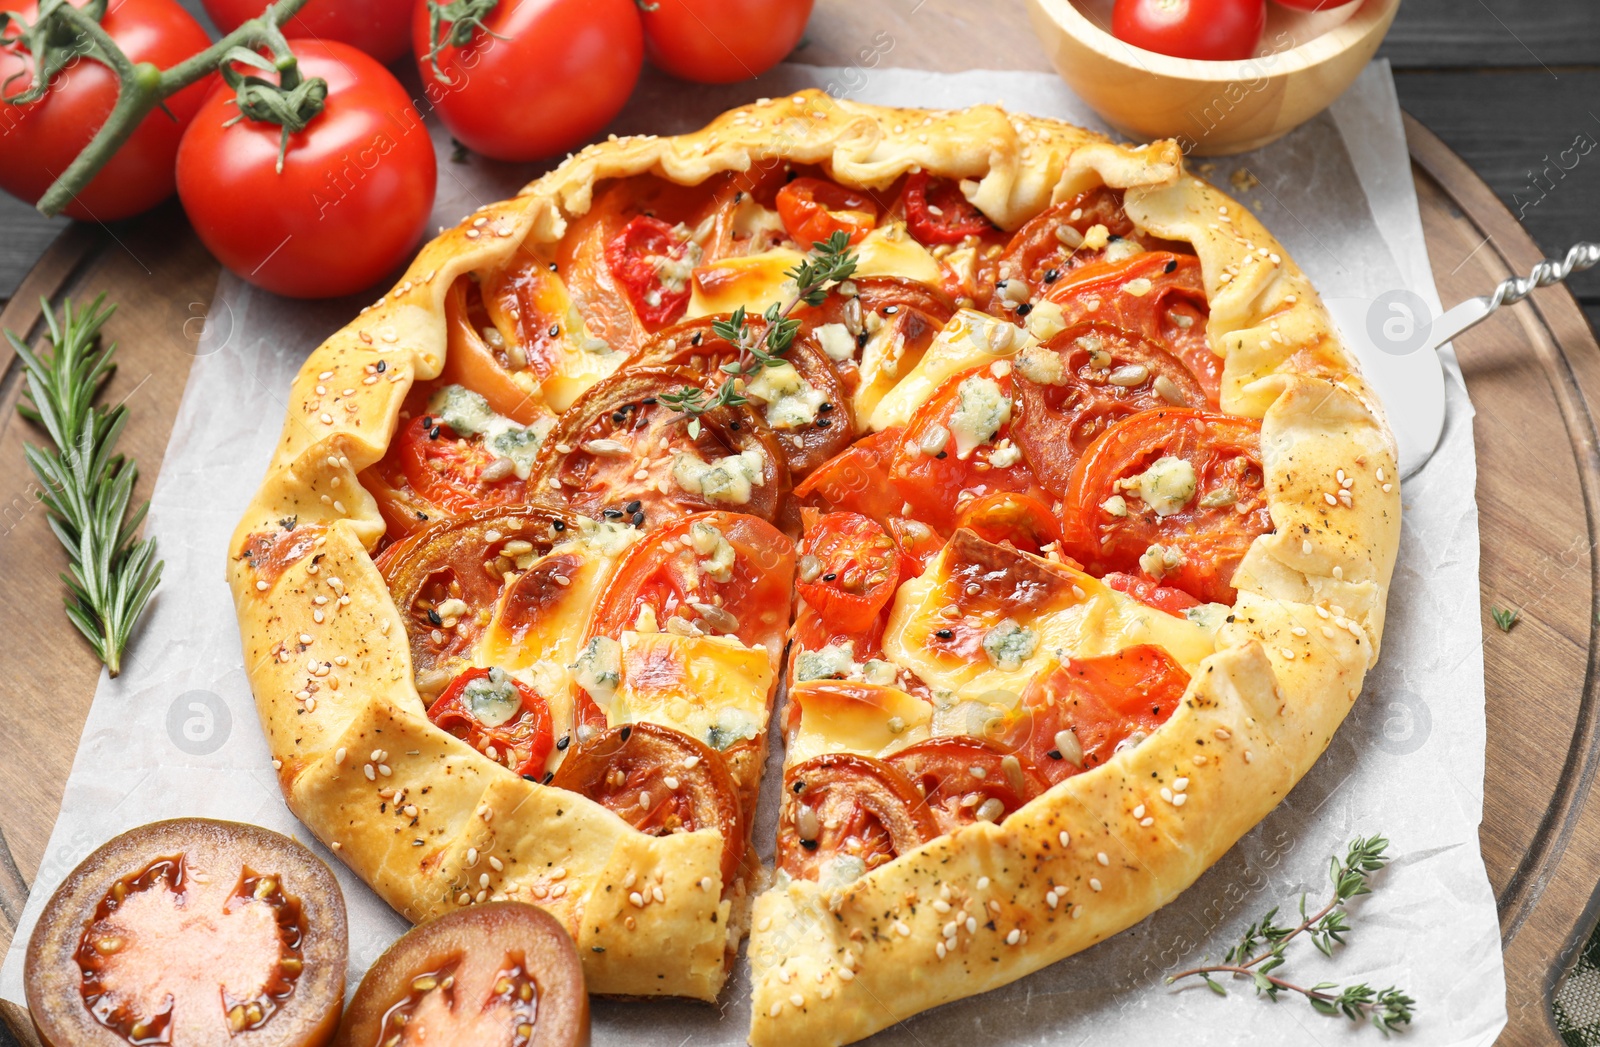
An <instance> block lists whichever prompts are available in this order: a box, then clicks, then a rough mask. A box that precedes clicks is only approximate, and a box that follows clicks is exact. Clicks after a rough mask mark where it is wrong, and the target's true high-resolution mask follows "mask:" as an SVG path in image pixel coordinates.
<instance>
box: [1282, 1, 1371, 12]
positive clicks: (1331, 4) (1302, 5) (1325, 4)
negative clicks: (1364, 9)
mask: <svg viewBox="0 0 1600 1047" xmlns="http://www.w3.org/2000/svg"><path fill="white" fill-rule="evenodd" d="M1277 2H1278V3H1280V4H1282V5H1283V6H1284V7H1292V8H1294V9H1295V10H1296V11H1332V10H1333V9H1334V8H1336V7H1343V6H1344V5H1345V4H1349V3H1353V2H1354V0H1277Z"/></svg>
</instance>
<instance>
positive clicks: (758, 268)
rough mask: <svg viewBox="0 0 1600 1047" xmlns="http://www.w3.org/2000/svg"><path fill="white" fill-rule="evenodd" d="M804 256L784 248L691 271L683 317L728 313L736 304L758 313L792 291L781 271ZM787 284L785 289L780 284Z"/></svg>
mask: <svg viewBox="0 0 1600 1047" xmlns="http://www.w3.org/2000/svg"><path fill="white" fill-rule="evenodd" d="M803 261H805V256H804V255H802V254H801V253H800V252H799V251H791V250H790V249H788V248H786V247H778V248H774V249H773V250H771V251H763V252H761V253H760V254H752V255H745V256H744V257H742V258H723V259H720V260H718V261H715V262H712V263H711V264H710V265H705V266H701V267H700V268H699V269H697V270H695V274H694V279H693V281H692V282H691V287H692V289H691V291H690V293H689V309H688V311H687V312H685V313H684V318H685V319H689V320H692V319H694V318H695V317H697V316H711V315H713V314H715V313H731V312H733V311H734V310H735V309H737V308H739V307H740V306H744V308H745V310H746V311H747V312H751V313H759V312H761V311H762V310H764V309H766V307H767V306H768V305H770V304H772V303H773V302H777V301H782V300H784V299H785V298H786V297H787V296H788V295H791V294H793V293H794V281H792V280H790V279H789V277H787V276H785V275H784V274H785V273H787V272H788V271H789V270H790V269H793V268H794V267H795V266H797V265H799V264H800V263H801V262H803ZM785 284H788V285H789V286H788V288H787V290H786V289H785V287H784V285H785Z"/></svg>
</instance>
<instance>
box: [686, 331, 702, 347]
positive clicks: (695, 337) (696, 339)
mask: <svg viewBox="0 0 1600 1047" xmlns="http://www.w3.org/2000/svg"><path fill="white" fill-rule="evenodd" d="M703 337H705V332H703V331H696V332H695V333H694V335H693V336H692V337H691V338H690V339H689V344H690V345H699V344H700V339H701V338H703Z"/></svg>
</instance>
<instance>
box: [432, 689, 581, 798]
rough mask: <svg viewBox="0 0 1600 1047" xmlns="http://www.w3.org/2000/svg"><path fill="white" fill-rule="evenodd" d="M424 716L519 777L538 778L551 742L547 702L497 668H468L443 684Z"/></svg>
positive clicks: (542, 772)
mask: <svg viewBox="0 0 1600 1047" xmlns="http://www.w3.org/2000/svg"><path fill="white" fill-rule="evenodd" d="M428 719H429V720H432V721H433V723H434V726H436V727H439V728H440V729H442V730H445V731H448V732H449V733H450V734H452V735H454V736H455V737H457V738H460V739H461V740H462V741H464V742H466V743H467V744H468V745H470V746H472V747H473V748H474V749H476V750H478V751H479V752H480V753H482V754H483V755H485V756H487V757H488V758H489V759H491V760H493V761H494V762H496V763H500V764H504V765H505V766H507V767H509V768H511V769H512V770H514V771H516V772H517V773H518V774H520V775H522V776H523V777H531V778H542V777H544V762H545V759H546V757H548V756H549V755H550V750H551V749H552V748H554V746H555V737H554V735H553V733H552V731H551V726H550V705H549V703H547V702H546V701H545V700H544V699H543V698H541V697H539V696H538V695H537V694H535V693H534V692H533V688H531V687H529V686H528V685H527V684H525V683H523V682H522V681H521V680H517V679H514V678H513V677H512V676H510V675H509V674H507V673H506V672H505V670H503V669H497V668H495V669H485V668H483V667H481V666H479V667H476V668H472V669H468V670H467V671H466V672H464V673H462V674H461V675H460V676H457V677H456V678H455V680H454V681H452V682H451V684H450V686H449V687H447V688H445V692H444V693H443V694H441V695H440V696H439V697H438V698H437V699H436V700H435V701H434V703H433V704H432V705H430V706H428Z"/></svg>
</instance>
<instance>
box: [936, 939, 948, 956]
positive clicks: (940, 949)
mask: <svg viewBox="0 0 1600 1047" xmlns="http://www.w3.org/2000/svg"><path fill="white" fill-rule="evenodd" d="M933 951H934V954H935V955H936V956H938V957H939V959H941V960H942V959H944V958H945V957H946V956H947V955H949V952H950V950H948V949H946V948H945V947H944V942H942V941H939V942H934V943H933Z"/></svg>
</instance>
